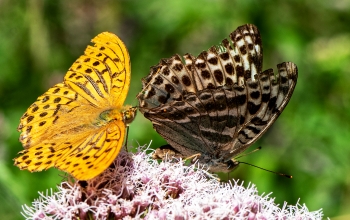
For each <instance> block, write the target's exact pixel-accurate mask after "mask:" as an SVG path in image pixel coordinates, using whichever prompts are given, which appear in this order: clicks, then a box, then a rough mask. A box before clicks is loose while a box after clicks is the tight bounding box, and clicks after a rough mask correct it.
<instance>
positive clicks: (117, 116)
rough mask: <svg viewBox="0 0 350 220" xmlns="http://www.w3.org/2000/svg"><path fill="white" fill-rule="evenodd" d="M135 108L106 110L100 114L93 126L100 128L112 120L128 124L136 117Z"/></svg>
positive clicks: (126, 107)
mask: <svg viewBox="0 0 350 220" xmlns="http://www.w3.org/2000/svg"><path fill="white" fill-rule="evenodd" d="M136 112H137V108H136V107H130V106H125V107H123V108H122V109H117V108H113V109H108V110H105V111H103V112H101V113H100V114H99V116H98V118H97V119H96V120H95V121H94V122H93V124H94V125H95V126H98V127H101V126H104V125H107V124H108V123H110V122H111V121H113V120H120V121H123V122H124V123H125V124H126V125H128V124H130V123H131V122H132V121H133V120H134V118H135V116H136Z"/></svg>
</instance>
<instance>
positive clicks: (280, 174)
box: [238, 161, 293, 179]
mask: <svg viewBox="0 0 350 220" xmlns="http://www.w3.org/2000/svg"><path fill="white" fill-rule="evenodd" d="M238 162H239V163H243V164H247V165H249V166H252V167H256V168H258V169H261V170H265V171H267V172H270V173H274V174H277V175H279V176H285V177H287V178H290V179H292V178H293V176H290V175H287V174H284V173H278V172H274V171H271V170H268V169H265V168H262V167H259V166H256V165H253V164H250V163H246V162H241V161H238Z"/></svg>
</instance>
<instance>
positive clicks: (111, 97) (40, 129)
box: [15, 32, 137, 180]
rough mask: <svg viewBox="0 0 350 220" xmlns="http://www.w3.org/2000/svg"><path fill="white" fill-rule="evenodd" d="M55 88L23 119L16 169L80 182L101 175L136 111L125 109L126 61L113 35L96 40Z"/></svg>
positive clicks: (30, 109)
mask: <svg viewBox="0 0 350 220" xmlns="http://www.w3.org/2000/svg"><path fill="white" fill-rule="evenodd" d="M92 42H94V43H95V45H94V46H88V47H87V48H86V50H85V53H84V55H82V56H81V57H79V58H78V59H77V61H75V63H74V64H73V65H72V67H71V68H70V69H69V70H68V72H67V74H66V75H65V77H64V81H63V82H62V83H58V84H56V85H55V86H53V87H52V88H50V89H49V90H48V91H47V92H46V93H44V94H43V95H42V96H40V97H39V98H38V99H37V101H35V102H34V103H33V104H32V105H31V106H30V107H29V108H28V110H27V111H26V113H24V115H23V116H22V118H21V121H20V124H19V126H18V130H19V131H21V132H22V133H21V136H20V139H19V140H20V141H21V142H22V144H23V146H24V148H25V150H23V151H21V152H20V154H21V156H19V157H18V158H16V159H15V165H16V166H18V167H19V168H20V169H28V170H29V171H31V172H33V171H41V170H46V169H48V168H50V167H56V168H58V169H60V170H63V171H65V172H68V173H69V174H71V175H72V176H73V177H74V178H76V179H79V180H88V179H91V178H94V177H95V176H97V175H98V174H100V173H102V172H103V171H104V170H105V169H107V168H108V166H109V165H110V164H111V163H112V161H113V160H114V159H115V157H116V156H117V155H118V153H119V151H120V149H121V147H122V145H123V142H124V137H125V131H126V127H127V126H128V124H129V123H131V122H132V121H133V119H134V117H135V116H136V110H137V109H136V108H135V107H131V106H125V107H123V103H124V101H125V98H126V96H127V93H128V90H129V84H130V58H129V54H128V51H127V49H126V47H125V45H124V43H123V42H122V41H121V40H120V39H119V38H118V37H117V36H116V35H114V34H112V33H108V32H103V33H101V34H99V35H98V36H96V37H95V38H94V39H93V40H92Z"/></svg>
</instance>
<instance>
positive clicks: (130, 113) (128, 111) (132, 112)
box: [122, 106, 137, 125]
mask: <svg viewBox="0 0 350 220" xmlns="http://www.w3.org/2000/svg"><path fill="white" fill-rule="evenodd" d="M136 113H137V107H131V106H126V107H125V109H124V110H123V111H122V114H123V121H124V123H125V125H129V124H130V123H131V122H132V121H134V119H135V117H136Z"/></svg>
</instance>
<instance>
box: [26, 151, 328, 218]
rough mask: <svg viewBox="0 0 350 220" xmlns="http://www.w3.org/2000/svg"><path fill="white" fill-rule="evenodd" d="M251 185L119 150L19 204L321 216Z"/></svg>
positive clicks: (88, 214) (171, 214)
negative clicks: (108, 161)
mask: <svg viewBox="0 0 350 220" xmlns="http://www.w3.org/2000/svg"><path fill="white" fill-rule="evenodd" d="M269 195H270V194H267V195H264V196H260V195H258V191H257V189H256V187H255V186H254V185H253V184H249V185H248V187H246V188H245V187H243V185H242V184H238V181H233V182H231V183H221V182H220V181H219V180H218V179H217V178H215V176H213V175H212V174H210V173H208V172H207V171H206V170H204V169H202V167H200V166H199V165H198V164H197V165H192V166H185V165H184V163H183V161H181V160H180V161H178V162H175V163H174V162H170V161H163V162H160V163H159V162H158V161H155V160H152V159H151V158H150V156H149V155H148V154H146V153H145V152H144V151H140V152H138V153H136V154H131V153H126V152H121V153H120V154H119V156H118V157H117V158H116V160H115V161H114V163H113V164H112V165H111V166H110V168H109V169H108V170H106V171H105V172H104V173H103V174H101V175H100V176H98V177H96V178H94V179H92V180H89V181H77V182H73V181H67V182H62V183H61V185H60V186H58V190H57V191H56V192H54V191H53V190H51V191H50V193H49V192H48V191H47V192H46V194H43V193H40V197H39V198H38V199H37V200H35V201H34V202H33V203H32V205H31V206H27V205H24V206H23V210H24V211H23V213H22V214H23V215H24V216H25V218H26V219H35V220H40V219H134V218H135V219H322V216H323V214H322V211H321V210H318V211H314V212H310V211H308V209H307V207H306V206H305V205H299V204H297V205H295V206H291V205H287V204H284V205H283V207H282V208H280V207H278V205H276V204H275V203H274V199H273V198H270V197H269Z"/></svg>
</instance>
